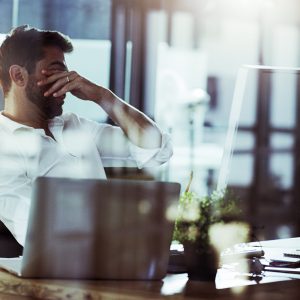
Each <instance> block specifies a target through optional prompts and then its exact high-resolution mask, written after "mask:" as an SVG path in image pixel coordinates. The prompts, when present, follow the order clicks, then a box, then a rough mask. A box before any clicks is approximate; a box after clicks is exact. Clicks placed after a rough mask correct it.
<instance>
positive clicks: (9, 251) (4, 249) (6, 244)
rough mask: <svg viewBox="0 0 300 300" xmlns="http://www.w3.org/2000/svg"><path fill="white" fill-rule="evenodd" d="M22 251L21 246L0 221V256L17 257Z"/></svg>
mask: <svg viewBox="0 0 300 300" xmlns="http://www.w3.org/2000/svg"><path fill="white" fill-rule="evenodd" d="M22 253H23V247H22V246H21V245H20V244H19V243H18V242H17V241H16V240H15V238H14V237H13V235H12V234H11V233H10V231H9V230H8V229H7V228H6V226H5V225H4V224H3V223H2V222H1V221H0V257H17V256H20V255H22Z"/></svg>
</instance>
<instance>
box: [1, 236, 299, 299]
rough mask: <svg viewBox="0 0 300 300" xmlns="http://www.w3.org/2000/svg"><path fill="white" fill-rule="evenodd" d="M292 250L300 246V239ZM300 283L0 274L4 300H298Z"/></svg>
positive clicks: (181, 276) (292, 242)
mask: <svg viewBox="0 0 300 300" xmlns="http://www.w3.org/2000/svg"><path fill="white" fill-rule="evenodd" d="M289 241H290V244H289V245H290V246H292V245H297V247H298V246H299V242H300V238H297V239H291V240H289ZM287 243H288V241H287V240H279V241H273V242H266V243H265V244H264V243H263V246H268V247H282V246H284V247H285V248H286V247H288V244H287ZM299 295H300V281H299V280H288V281H277V282H269V283H264V284H261V283H260V284H255V285H245V286H244V287H243V289H239V290H236V289H229V288H227V289H216V288H215V283H214V282H201V281H190V280H188V278H187V275H186V274H176V275H167V276H166V277H165V278H164V280H163V281H148V282H146V281H104V280H102V281H100V280H99V281H87V280H86V281H83V280H81V281H79V280H41V279H39V280H37V279H20V278H18V277H15V276H13V275H11V274H9V273H7V272H5V271H0V299H1V300H16V299H17V300H25V299H33V298H35V299H43V300H47V299H51V300H54V299H68V300H73V299H74V300H80V299H86V300H87V299H89V300H92V299H109V300H114V299H118V300H120V299H122V300H123V299H124V300H131V299H132V300H138V299H139V300H141V299H147V300H148V299H175V300H177V299H178V300H180V299H203V300H204V299H220V300H221V299H222V300H232V299H238V300H251V299H253V300H265V299H266V300H268V299H270V300H283V299H284V300H285V299H287V300H296V299H297V300H298V299H299Z"/></svg>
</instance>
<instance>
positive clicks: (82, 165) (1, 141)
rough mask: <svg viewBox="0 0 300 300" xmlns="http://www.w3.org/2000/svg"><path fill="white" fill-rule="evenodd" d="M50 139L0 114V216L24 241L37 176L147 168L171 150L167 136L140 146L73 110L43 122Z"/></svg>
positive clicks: (99, 174)
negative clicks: (110, 168)
mask: <svg viewBox="0 0 300 300" xmlns="http://www.w3.org/2000/svg"><path fill="white" fill-rule="evenodd" d="M49 129H50V131H51V133H52V135H53V136H54V138H55V140H54V139H53V138H51V137H49V136H47V135H46V134H45V132H44V130H43V129H34V128H32V127H28V126H25V125H22V124H19V123H17V122H14V121H12V120H10V119H9V118H7V117H5V116H4V115H2V113H0V220H1V221H2V222H3V223H4V224H5V225H6V227H7V228H8V229H9V230H10V231H11V233H12V234H13V235H14V237H15V238H16V240H17V241H18V242H19V243H20V244H21V245H24V242H25V234H26V230H27V221H28V215H29V208H30V200H31V190H32V184H33V182H34V180H35V179H36V177H38V176H51V177H77V178H99V179H101V178H106V176H105V172H104V167H105V166H121V165H122V166H137V167H138V168H142V167H152V166H157V165H160V164H162V163H164V162H166V161H167V160H168V159H169V158H170V157H171V155H172V145H171V142H170V137H169V135H167V134H162V145H161V147H160V148H156V149H142V148H139V147H137V146H135V145H134V144H132V143H130V142H129V140H128V139H127V138H126V137H125V135H124V133H123V131H122V130H121V129H120V128H119V127H115V126H111V125H108V124H99V123H97V122H94V121H90V120H87V119H84V118H81V117H79V116H77V115H75V114H70V113H69V114H63V115H62V116H60V117H55V118H54V119H52V120H51V122H50V124H49Z"/></svg>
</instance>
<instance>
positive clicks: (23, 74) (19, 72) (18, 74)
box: [9, 65, 28, 87]
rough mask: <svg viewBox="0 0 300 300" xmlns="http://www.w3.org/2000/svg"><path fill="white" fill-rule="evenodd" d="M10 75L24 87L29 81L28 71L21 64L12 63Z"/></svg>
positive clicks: (16, 82)
mask: <svg viewBox="0 0 300 300" xmlns="http://www.w3.org/2000/svg"><path fill="white" fill-rule="evenodd" d="M9 76H10V78H11V80H12V82H14V83H15V84H16V85H17V86H19V87H24V86H26V84H27V81H28V72H27V70H26V69H25V68H23V67H21V66H19V65H12V66H10V68H9Z"/></svg>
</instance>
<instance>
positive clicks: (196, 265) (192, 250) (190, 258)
mask: <svg viewBox="0 0 300 300" xmlns="http://www.w3.org/2000/svg"><path fill="white" fill-rule="evenodd" d="M183 247H184V259H185V264H186V268H187V273H188V277H189V279H190V280H202V281H214V280H215V277H216V273H217V269H218V260H217V255H216V252H215V250H214V249H213V248H212V247H209V248H208V249H203V248H201V244H200V243H198V242H190V241H186V242H184V243H183ZM202 247H203V246H202Z"/></svg>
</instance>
